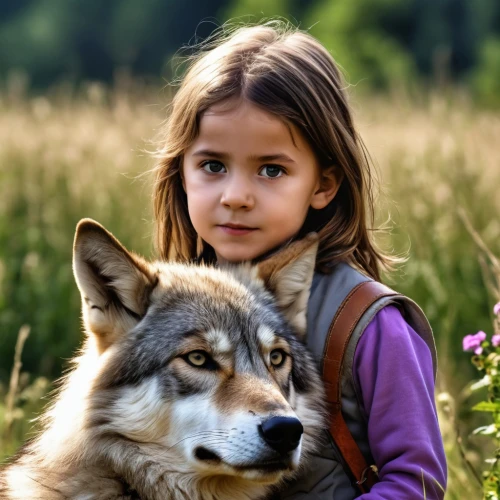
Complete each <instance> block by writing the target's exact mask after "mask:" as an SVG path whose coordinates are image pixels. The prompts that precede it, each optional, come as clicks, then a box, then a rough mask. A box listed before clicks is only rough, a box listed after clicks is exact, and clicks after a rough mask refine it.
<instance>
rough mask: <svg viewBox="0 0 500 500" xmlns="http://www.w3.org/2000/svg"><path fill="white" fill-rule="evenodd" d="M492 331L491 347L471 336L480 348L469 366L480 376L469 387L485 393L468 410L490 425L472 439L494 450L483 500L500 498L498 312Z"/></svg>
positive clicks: (499, 321)
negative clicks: (485, 418)
mask: <svg viewBox="0 0 500 500" xmlns="http://www.w3.org/2000/svg"><path fill="white" fill-rule="evenodd" d="M499 305H500V304H499ZM495 331H496V335H495V336H494V337H493V339H492V342H491V343H490V342H489V341H488V340H483V341H482V342H480V344H479V340H478V339H477V337H478V336H480V335H483V336H484V334H483V332H478V333H477V334H476V335H475V336H472V337H473V338H474V337H475V338H476V340H477V343H478V344H479V345H480V346H479V347H477V348H476V351H475V352H476V354H475V355H474V356H473V357H472V363H473V365H474V366H475V367H476V368H477V370H478V371H479V372H480V373H481V374H482V375H483V378H482V379H481V381H480V383H476V384H473V385H472V390H473V391H477V390H482V389H483V387H486V389H487V392H486V399H485V400H484V401H481V402H479V403H477V404H476V405H474V406H473V407H472V410H474V411H478V412H486V413H488V414H489V415H490V419H491V420H492V421H493V422H492V423H490V424H488V425H483V426H481V427H478V428H477V429H475V430H474V432H473V434H475V435H478V436H483V437H485V438H488V439H490V440H491V442H492V443H493V445H494V447H495V452H494V456H493V457H491V458H489V459H487V460H486V463H487V464H489V465H488V467H487V468H486V470H484V471H483V494H484V499H485V500H498V498H499V496H500V347H499V346H498V345H499V344H500V312H499V314H498V318H496V319H495ZM469 337H471V336H469ZM481 338H482V337H481ZM469 344H470V342H469ZM464 348H465V349H466V350H469V349H473V347H469V345H467V342H466V339H464Z"/></svg>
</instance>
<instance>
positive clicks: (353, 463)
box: [322, 281, 399, 493]
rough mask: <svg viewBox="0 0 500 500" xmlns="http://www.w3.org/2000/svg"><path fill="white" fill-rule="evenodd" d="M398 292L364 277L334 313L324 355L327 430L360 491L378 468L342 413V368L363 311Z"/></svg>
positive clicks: (366, 487)
mask: <svg viewBox="0 0 500 500" xmlns="http://www.w3.org/2000/svg"><path fill="white" fill-rule="evenodd" d="M392 295H399V294H398V293H397V292H395V291H394V290H392V289H390V288H389V287H387V286H385V285H383V284H382V283H378V282H377V281H364V282H362V283H360V284H359V285H357V286H355V287H354V288H353V289H352V290H351V291H350V293H349V294H348V295H347V297H346V298H345V299H344V301H343V302H342V304H341V305H340V307H339V309H338V310H337V313H336V314H335V316H334V318H333V320H332V323H331V325H330V328H329V330H328V336H327V338H326V343H325V350H324V355H323V370H322V371H323V381H324V383H325V389H326V397H327V401H328V403H329V408H330V434H331V436H332V438H333V441H334V442H335V445H336V446H337V449H338V450H339V452H340V454H341V455H342V457H343V459H344V464H345V466H346V467H347V470H346V472H348V473H349V472H350V475H351V476H352V477H353V478H354V481H355V483H356V485H357V486H358V488H359V489H360V490H361V492H362V493H367V492H368V491H369V490H370V488H371V487H372V486H373V485H374V484H375V483H376V482H377V481H378V476H377V468H376V467H375V465H368V464H367V462H366V459H365V457H364V456H363V454H362V453H361V450H360V449H359V446H358V445H357V443H356V441H355V440H354V438H353V437H352V435H351V432H350V431H349V428H348V427H347V424H346V422H345V420H344V417H343V415H342V411H341V409H342V406H341V404H342V400H341V394H342V368H343V364H344V357H345V352H346V349H347V345H348V344H349V340H350V339H351V335H352V333H353V331H354V329H355V328H356V325H357V324H358V321H359V320H360V319H361V317H362V316H363V314H364V313H365V312H366V311H367V310H368V309H369V307H370V306H371V305H372V304H374V303H375V302H376V301H377V300H379V299H381V298H382V297H387V296H392Z"/></svg>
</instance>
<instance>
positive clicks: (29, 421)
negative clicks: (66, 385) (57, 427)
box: [0, 373, 51, 462]
mask: <svg viewBox="0 0 500 500" xmlns="http://www.w3.org/2000/svg"><path fill="white" fill-rule="evenodd" d="M50 389H51V385H50V382H49V381H48V380H47V379H46V378H44V377H37V378H36V379H35V380H33V381H32V382H31V383H30V381H29V376H28V374H27V373H24V374H23V376H22V377H21V386H20V388H19V390H18V392H17V395H16V398H15V405H14V411H13V414H12V419H13V420H12V423H11V425H10V426H9V427H7V425H6V422H5V417H6V408H5V405H4V403H3V401H4V400H5V396H6V394H5V391H4V389H3V386H1V385H0V462H2V461H3V460H4V459H5V458H7V457H10V456H11V455H13V454H14V453H15V452H16V451H17V450H18V449H19V446H20V445H21V444H22V443H23V442H24V441H25V440H26V439H27V437H29V436H32V435H33V433H34V432H36V425H35V426H34V425H33V419H34V418H35V417H37V416H38V415H39V414H40V412H41V411H42V409H43V407H44V406H45V405H46V404H47V400H46V399H45V397H46V396H47V394H48V392H49V390H50Z"/></svg>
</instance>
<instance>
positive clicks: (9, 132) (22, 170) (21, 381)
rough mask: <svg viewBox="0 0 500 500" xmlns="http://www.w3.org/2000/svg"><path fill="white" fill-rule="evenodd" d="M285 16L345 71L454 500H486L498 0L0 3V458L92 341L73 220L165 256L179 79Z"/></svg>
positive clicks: (499, 112) (498, 111) (498, 130)
mask: <svg viewBox="0 0 500 500" xmlns="http://www.w3.org/2000/svg"><path fill="white" fill-rule="evenodd" d="M275 16H281V17H283V18H285V19H288V20H289V21H291V22H292V23H294V24H295V25H298V26H300V28H301V29H304V30H308V31H309V32H310V33H311V34H313V35H314V36H316V37H317V38H318V39H319V40H321V41H322V42H323V43H324V44H325V46H326V47H327V48H328V50H329V51H330V52H331V53H332V55H333V56H334V58H335V59H336V61H337V62H338V64H339V65H340V66H341V67H342V68H343V71H344V73H345V76H346V79H347V82H348V85H349V87H348V92H349V94H350V99H351V105H352V107H353V109H354V114H355V118H356V122H357V125H358V127H359V129H360V131H361V134H362V136H363V138H364V140H365V142H366V143H367V146H368V149H369V151H370V153H371V154H372V156H373V159H374V161H375V163H376V165H377V167H378V170H379V177H380V185H381V189H380V194H379V199H378V205H377V207H378V209H379V213H378V221H379V224H380V225H385V226H388V227H390V228H391V232H390V234H389V235H387V234H381V236H380V238H381V242H382V243H383V244H384V245H386V247H387V248H389V249H392V250H393V251H394V253H396V254H404V253H406V254H408V256H409V259H408V262H407V263H406V264H404V265H402V266H400V268H398V270H397V271H396V272H395V273H394V274H392V275H391V276H387V277H386V279H387V281H388V282H389V284H390V285H391V286H393V287H394V288H396V289H397V290H400V291H402V292H403V293H406V294H407V295H409V296H410V297H412V298H413V299H415V300H416V301H417V302H418V303H419V304H420V305H421V306H422V307H423V309H424V311H425V312H426V314H427V315H428V317H429V319H430V321H431V323H432V326H433V328H434V332H435V336H436V341H437V345H438V351H439V360H440V368H439V377H438V393H437V396H438V405H439V411H440V420H441V427H442V431H443V436H444V439H445V445H446V448H447V453H448V458H449V466H450V487H449V492H448V495H447V498H449V499H452V498H453V499H454V498H457V499H458V498H465V496H466V495H469V496H470V497H471V498H480V495H481V493H480V487H479V486H478V481H477V480H476V478H475V475H474V474H473V472H472V469H471V467H472V468H474V469H475V470H477V471H480V470H482V469H484V468H485V464H484V462H483V460H484V458H485V456H487V454H488V453H489V452H490V451H491V450H490V449H489V448H488V444H487V442H486V441H484V439H483V440H482V439H481V438H480V437H476V436H471V430H472V429H473V428H474V427H476V426H477V425H479V423H481V417H480V416H479V417H478V416H477V415H475V414H474V415H472V412H471V411H470V407H471V405H472V403H473V401H474V397H479V396H472V395H471V392H470V381H471V379H472V378H474V377H476V376H477V373H476V371H475V370H474V369H473V367H472V365H471V363H470V356H469V355H468V354H465V353H463V352H462V344H461V340H462V337H463V336H465V335H466V334H470V333H475V332H476V331H478V330H484V331H486V332H487V333H488V334H491V333H492V332H493V327H492V321H493V314H492V307H493V304H495V303H496V302H498V301H500V296H499V293H500V291H499V284H500V276H499V275H498V274H497V275H495V272H494V270H492V266H491V259H489V257H488V252H491V253H492V254H493V255H497V256H500V216H499V214H500V149H499V147H498V142H499V139H500V2H498V0H475V1H474V2H472V1H467V0H308V1H305V0H211V1H201V0H196V1H195V0H184V1H182V2H181V1H174V0H143V1H141V2H139V1H137V0H108V1H106V2H103V1H101V0H0V460H2V459H3V458H4V457H5V456H7V455H9V454H11V453H13V452H14V451H15V450H16V449H17V447H18V446H19V444H20V442H22V441H23V440H24V439H26V437H28V436H29V435H30V429H31V428H32V424H31V423H30V419H31V418H33V416H34V415H36V414H37V412H39V411H40V409H41V408H42V407H43V405H44V404H45V402H46V399H43V397H44V396H45V395H46V394H47V392H48V391H49V390H50V389H52V388H53V387H54V385H53V381H54V380H55V379H56V378H57V377H59V376H60V375H61V373H62V370H64V369H65V368H67V367H68V359H69V358H71V356H72V355H73V354H74V353H75V352H76V350H77V348H78V346H79V344H80V342H81V338H82V337H81V327H80V313H79V308H80V297H79V295H78V291H77V288H76V285H75V283H74V280H73V276H72V271H71V247H72V238H73V234H74V229H75V225H76V223H77V221H78V220H79V219H80V218H82V217H92V218H94V219H97V220H98V221H100V222H101V223H102V224H104V225H105V226H106V227H107V228H108V229H110V230H111V231H113V232H114V234H115V235H116V236H117V237H118V238H119V239H120V240H121V241H123V242H124V243H125V244H126V245H127V246H128V247H129V248H130V249H133V250H135V251H137V252H139V253H142V254H143V255H145V256H147V257H152V256H153V255H154V251H153V246H152V232H153V226H152V210H151V184H152V176H151V173H150V170H151V169H152V168H153V166H154V160H153V159H152V157H151V155H150V152H151V151H153V150H154V149H155V146H156V144H155V142H154V140H155V137H156V134H157V133H158V131H159V129H160V127H161V123H162V121H163V120H164V119H165V117H166V113H167V105H168V102H169V99H170V97H171V95H172V92H174V91H175V81H176V80H178V79H179V77H181V76H182V65H181V66H180V67H179V66H178V65H177V64H176V62H177V63H178V62H179V60H180V59H179V57H180V56H182V55H188V54H189V53H191V49H190V47H191V48H192V47H193V46H194V45H196V44H198V43H200V42H202V41H203V40H204V39H205V38H206V37H207V36H209V35H210V34H211V33H212V32H213V31H214V30H215V29H217V28H219V27H220V26H221V25H223V24H224V23H225V22H226V21H228V20H231V19H233V20H234V19H236V20H237V21H239V22H259V21H261V20H262V19H265V18H271V17H275ZM181 48H184V49H183V50H180V49H181ZM460 214H462V215H460ZM23 325H24V327H23ZM28 331H29V332H30V333H29V336H28V337H27V339H26V342H25V345H24V349H22V352H21V349H19V350H18V357H17V358H16V359H18V360H19V361H22V369H21V370H20V372H19V377H18V378H17V379H16V377H14V378H12V377H11V371H12V369H13V366H14V364H15V363H14V361H15V346H16V342H19V339H20V338H21V337H22V335H21V336H20V335H19V332H28ZM19 347H20V346H19ZM9 384H11V388H10V391H9ZM8 394H10V396H8ZM41 398H42V399H41ZM485 422H486V423H487V422H488V420H487V418H486V419H485Z"/></svg>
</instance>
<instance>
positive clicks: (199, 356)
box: [186, 351, 208, 366]
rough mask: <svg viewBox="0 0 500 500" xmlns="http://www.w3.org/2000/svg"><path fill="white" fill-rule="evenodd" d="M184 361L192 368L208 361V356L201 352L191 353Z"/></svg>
mask: <svg viewBox="0 0 500 500" xmlns="http://www.w3.org/2000/svg"><path fill="white" fill-rule="evenodd" d="M186 360H187V361H188V363H189V364H191V365H193V366H203V365H205V364H206V363H207V361H208V356H207V355H206V354H205V353H204V352H202V351H193V352H190V353H189V354H188V355H187V356H186Z"/></svg>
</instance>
